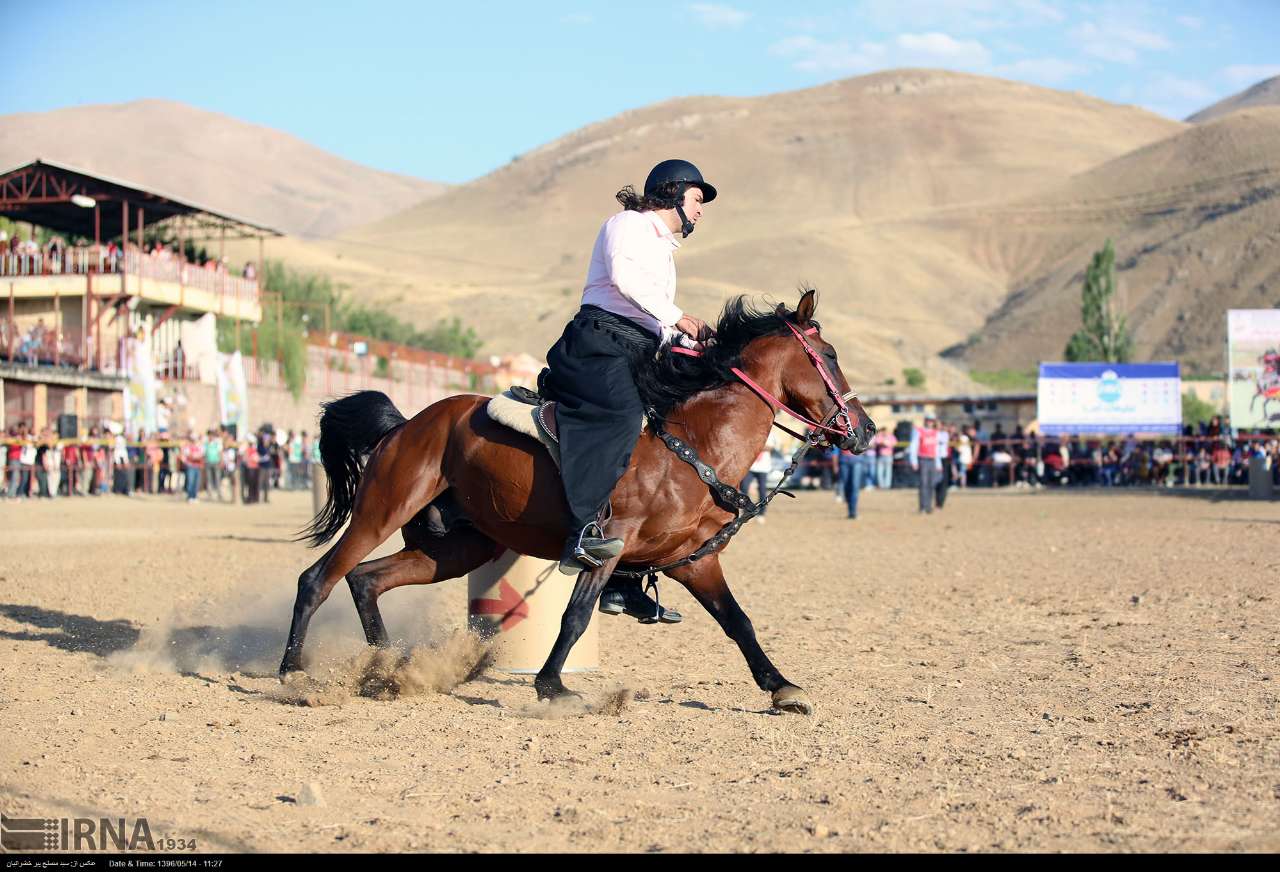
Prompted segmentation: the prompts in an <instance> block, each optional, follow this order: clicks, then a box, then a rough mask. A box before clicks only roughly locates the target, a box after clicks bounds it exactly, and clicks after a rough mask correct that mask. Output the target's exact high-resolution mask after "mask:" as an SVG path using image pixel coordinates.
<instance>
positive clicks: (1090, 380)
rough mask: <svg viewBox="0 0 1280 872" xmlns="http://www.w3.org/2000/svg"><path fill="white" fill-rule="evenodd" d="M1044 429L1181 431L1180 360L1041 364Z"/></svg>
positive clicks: (1054, 431) (1051, 431)
mask: <svg viewBox="0 0 1280 872" xmlns="http://www.w3.org/2000/svg"><path fill="white" fill-rule="evenodd" d="M1037 406H1038V417H1039V419H1040V432H1041V433H1045V434H1064V433H1178V432H1180V431H1181V429H1182V377H1181V375H1180V373H1179V370H1178V364H1176V363H1042V364H1040V382H1039V390H1038V392H1037Z"/></svg>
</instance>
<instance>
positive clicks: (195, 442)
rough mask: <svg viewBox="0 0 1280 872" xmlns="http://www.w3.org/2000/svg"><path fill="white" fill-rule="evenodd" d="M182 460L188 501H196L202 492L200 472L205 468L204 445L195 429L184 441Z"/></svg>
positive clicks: (189, 502)
mask: <svg viewBox="0 0 1280 872" xmlns="http://www.w3.org/2000/svg"><path fill="white" fill-rule="evenodd" d="M182 462H183V464H184V466H185V468H186V480H185V484H186V487H187V503H188V504H191V503H194V502H195V501H196V500H197V498H198V497H199V494H200V472H201V470H202V469H203V468H204V446H203V445H201V444H200V440H199V439H198V438H197V437H196V434H195V432H194V431H192V432H189V433H187V439H186V441H185V442H183V443H182Z"/></svg>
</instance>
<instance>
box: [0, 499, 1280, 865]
mask: <svg viewBox="0 0 1280 872" xmlns="http://www.w3.org/2000/svg"><path fill="white" fill-rule="evenodd" d="M913 499H914V497H913V495H912V494H909V493H905V492H893V493H889V494H879V493H874V492H868V493H867V494H866V495H865V497H864V499H863V505H862V517H861V518H860V519H859V520H858V521H856V522H851V521H846V520H845V519H844V518H843V511H842V509H841V507H840V506H839V505H838V504H837V503H835V502H834V500H833V499H832V497H831V496H830V495H829V494H822V493H805V494H802V495H801V497H800V499H799V500H798V501H795V502H792V501H788V500H786V499H783V500H780V501H779V502H778V503H775V505H774V509H773V511H771V512H770V514H769V517H768V519H767V523H766V524H764V525H759V524H757V523H753V524H751V525H749V526H748V528H747V529H745V530H744V532H743V533H742V534H741V535H740V536H739V538H738V539H737V540H736V541H735V542H734V543H733V545H732V546H731V547H730V549H729V550H728V553H727V554H726V556H725V564H726V567H727V568H728V570H729V572H730V578H731V583H732V584H733V585H734V588H735V591H736V593H737V595H738V598H739V600H740V601H741V602H742V603H743V606H744V607H745V608H746V610H747V612H748V614H750V615H751V617H752V618H753V620H754V622H755V626H756V629H757V631H758V634H759V636H760V638H761V641H762V644H763V645H764V647H765V649H766V651H768V652H769V654H770V655H771V657H772V658H773V659H774V661H775V662H776V663H777V664H778V665H779V667H780V668H781V669H782V671H783V673H784V674H786V675H787V676H788V678H790V679H791V680H792V681H794V682H796V683H798V684H800V685H802V686H804V687H805V688H806V689H807V690H808V691H809V692H810V694H811V695H812V696H813V698H814V700H815V702H816V704H817V711H816V713H815V714H814V715H813V716H811V717H802V716H797V715H779V714H774V713H771V712H770V711H769V706H768V699H767V696H766V695H765V694H764V693H762V692H761V691H759V690H758V689H757V688H756V687H755V685H754V684H753V682H752V681H751V678H750V675H749V674H748V672H747V669H746V666H745V664H744V663H743V661H742V658H741V656H740V654H739V653H738V651H737V649H736V648H735V647H733V646H732V644H731V643H730V642H729V641H728V640H727V639H726V638H725V637H724V636H723V635H722V634H721V633H720V631H719V629H718V628H717V627H716V626H715V625H714V623H713V622H712V621H711V619H710V618H709V617H708V616H707V615H705V614H704V613H702V612H701V611H700V610H699V609H698V607H697V606H696V604H695V603H694V602H693V600H692V599H691V598H690V597H689V596H688V595H687V594H686V593H685V592H684V591H683V590H682V589H679V588H678V586H677V585H675V584H674V583H667V584H665V585H664V588H663V596H664V599H668V600H670V601H671V602H672V603H674V604H675V606H676V607H677V608H679V609H680V610H681V611H683V612H684V614H685V615H686V620H685V622H684V623H683V624H681V625H678V626H641V625H639V624H637V623H635V622H634V621H631V620H630V619H627V618H604V617H603V616H597V619H598V620H600V621H601V626H600V647H601V652H602V653H601V660H602V668H601V669H600V670H599V671H598V672H596V673H590V674H583V675H574V676H568V677H567V683H568V684H569V685H570V686H571V687H574V688H576V689H578V690H581V691H583V692H584V694H585V696H586V698H587V700H588V702H589V703H590V706H589V708H588V709H587V710H586V711H583V710H582V709H576V710H573V709H569V710H565V711H553V710H550V709H549V708H548V707H547V706H546V705H538V704H537V703H535V701H534V694H533V691H532V688H531V685H530V680H529V679H528V678H527V677H524V676H509V675H505V674H502V673H497V672H493V671H490V672H488V673H486V674H484V675H482V676H481V677H479V678H477V679H475V680H472V681H469V682H466V683H463V684H461V685H459V686H457V687H456V688H454V689H453V690H452V691H451V692H448V693H436V692H431V691H429V690H427V691H423V692H418V693H416V694H412V695H401V696H398V697H396V698H391V699H385V698H384V699H373V698H368V697H364V696H357V695H352V694H351V693H350V692H349V691H347V690H344V689H343V687H341V686H340V684H339V682H340V680H341V679H342V678H343V676H344V674H345V673H344V670H346V671H349V670H350V668H351V663H352V662H353V660H359V659H360V658H361V656H362V650H363V649H362V645H361V636H360V633H359V625H358V621H357V619H356V615H355V610H354V608H353V606H352V604H351V600H350V596H349V595H348V594H347V592H346V590H345V587H339V588H338V589H337V590H336V591H335V593H334V596H333V597H332V598H331V599H330V601H329V602H328V603H326V604H325V606H324V607H323V608H322V609H321V611H320V613H319V615H318V617H317V621H316V623H314V624H313V628H312V632H311V636H310V639H309V651H310V654H311V657H312V658H313V663H314V667H313V668H312V669H311V671H312V674H313V675H315V676H316V677H317V679H319V680H321V681H322V682H327V685H326V686H327V687H329V689H330V690H331V691H332V692H330V693H327V695H326V694H324V693H321V694H319V695H318V696H319V697H320V699H319V701H322V702H330V703H335V704H329V705H318V706H304V705H297V704H294V703H291V702H289V701H288V699H289V696H288V694H286V693H283V692H282V688H281V686H280V684H279V683H278V681H277V680H276V678H275V676H274V670H275V667H276V665H277V664H278V662H279V657H280V654H281V651H282V648H283V641H284V635H285V632H286V630H287V626H288V613H289V609H290V607H291V604H292V598H293V592H294V586H295V584H294V583H295V579H296V577H297V574H298V572H299V571H300V570H301V569H302V568H303V567H304V566H305V565H306V563H307V562H308V560H309V559H310V553H309V552H307V551H306V550H305V549H304V548H302V547H301V546H299V545H296V544H292V543H291V542H289V541H288V538H289V536H290V534H291V532H292V531H294V530H296V529H298V527H299V526H301V524H302V523H303V522H304V521H305V520H306V518H307V515H308V514H309V509H310V502H309V496H308V495H301V494H296V495H294V494H285V495H281V496H280V497H279V498H278V499H277V500H276V501H274V502H273V503H272V504H271V506H270V507H261V506H251V507H230V506H223V505H216V504H205V503H201V504H199V505H196V506H187V505H185V504H183V503H180V502H175V501H172V500H169V499H166V498H157V497H142V498H133V499H126V498H122V497H107V498H102V499H97V500H87V499H78V500H65V499H64V500H59V501H56V502H53V503H45V504H35V505H25V504H24V505H22V506H15V505H13V504H0V542H2V548H0V737H2V738H3V741H2V742H0V806H2V807H3V810H4V811H5V813H6V814H8V815H11V816H14V815H16V816H27V817H46V816H47V817H61V816H68V817H76V816H88V817H98V816H102V815H107V816H111V817H116V816H119V815H126V816H129V817H138V816H146V817H147V819H148V820H149V822H150V824H151V827H152V830H153V833H154V834H156V835H160V836H168V837H173V838H178V837H185V838H195V839H196V840H197V842H198V846H199V849H200V850H224V851H225V850H248V851H295V850H296V851H333V850H337V851H348V850H349V851H372V850H376V851H400V850H432V851H496V850H517V851H530V850H532V851H686V850H692V851H779V850H784V851H885V850H887V851H1027V850H1044V851H1060V850H1105V851H1115V850H1119V851H1130V850H1138V851H1151V850H1192V851H1206V850H1231V851H1275V850H1280V826H1277V824H1278V823H1280V729H1278V726H1277V721H1276V717H1277V681H1276V674H1275V671H1276V662H1277V661H1276V658H1277V655H1278V654H1280V637H1278V631H1277V626H1278V625H1280V622H1278V621H1277V618H1280V612H1278V610H1277V604H1276V597H1277V592H1276V579H1277V578H1278V577H1280V549H1278V548H1277V547H1276V545H1277V533H1280V504H1278V503H1251V502H1247V501H1244V500H1242V499H1237V498H1226V499H1224V498H1215V497H1214V496H1212V495H1210V494H1208V493H1203V494H1199V495H1194V496H1173V495H1168V494H1130V493H1106V494H1100V493H1089V494H1067V493H1039V494H1027V493H1002V494H991V493H958V494H955V495H954V497H953V499H952V501H951V502H950V503H949V505H948V506H947V509H946V510H945V512H942V513H940V514H935V515H933V516H931V517H923V516H917V515H916V514H915V513H914V511H913ZM465 594H466V591H465V584H464V583H462V582H453V583H450V584H445V585H438V586H436V587H434V588H411V589H401V590H397V591H393V592H392V593H390V594H388V595H387V597H385V598H384V600H383V610H384V614H385V615H386V616H387V619H388V624H389V626H390V629H391V631H392V634H393V635H395V636H397V637H399V638H402V639H404V640H405V641H406V644H410V645H419V646H426V645H435V646H442V645H443V648H442V649H441V651H439V652H438V653H436V654H432V653H431V652H430V651H429V650H428V651H424V650H421V649H420V650H419V651H418V660H417V661H416V662H419V663H421V662H427V663H430V662H433V657H434V658H435V660H438V661H441V662H443V661H446V660H449V659H450V658H452V657H453V656H454V653H456V652H454V649H456V647H457V646H456V640H455V642H453V643H450V642H448V641H446V640H448V639H449V638H450V636H451V634H452V633H453V632H454V631H455V630H456V629H458V628H460V627H462V626H464V625H465V608H466V606H465ZM451 652H453V653H451ZM454 659H456V658H454ZM620 688H621V689H626V690H629V691H632V692H633V693H634V696H633V697H632V698H631V699H630V700H629V701H627V702H626V703H625V704H624V705H622V706H621V710H618V707H617V706H614V707H612V708H611V707H610V706H609V705H608V702H609V700H610V698H611V694H613V693H614V692H615V691H617V690H618V689H620ZM615 701H616V699H615Z"/></svg>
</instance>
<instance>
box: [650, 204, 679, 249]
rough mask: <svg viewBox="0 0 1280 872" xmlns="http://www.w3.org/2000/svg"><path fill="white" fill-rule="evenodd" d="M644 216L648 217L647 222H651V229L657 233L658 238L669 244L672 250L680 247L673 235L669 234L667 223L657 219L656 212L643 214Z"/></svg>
mask: <svg viewBox="0 0 1280 872" xmlns="http://www.w3.org/2000/svg"><path fill="white" fill-rule="evenodd" d="M644 214H646V215H648V216H649V220H650V221H652V222H653V227H654V229H655V230H657V231H658V236H659V237H661V238H662V239H665V240H666V241H667V242H668V243H670V244H671V247H672V248H673V249H675V248H679V247H680V240H679V239H676V236H675V234H674V233H672V232H671V228H670V227H668V226H667V222H665V221H663V220H662V219H661V218H659V217H658V213H657V212H645V213H644Z"/></svg>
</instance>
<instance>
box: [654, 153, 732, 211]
mask: <svg viewBox="0 0 1280 872" xmlns="http://www.w3.org/2000/svg"><path fill="white" fill-rule="evenodd" d="M668 182H686V183H687V184H690V185H696V186H697V187H698V188H699V189H700V190H701V191H702V202H704V203H710V202H711V201H712V200H714V199H715V198H716V188H715V185H712V184H710V183H708V182H707V181H705V180H704V179H703V178H702V173H700V172H698V168H697V167H695V166H694V165H693V164H691V163H689V162H688V161H687V160H678V159H677V160H664V161H663V162H662V163H660V164H658V165H657V166H656V167H654V168H653V169H652V170H650V171H649V178H647V179H645V180H644V195H645V196H646V197H648V196H651V195H652V194H653V193H654V192H656V191H657V189H658V188H660V187H662V186H663V185H665V184H667V183H668ZM682 193H683V192H682Z"/></svg>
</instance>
